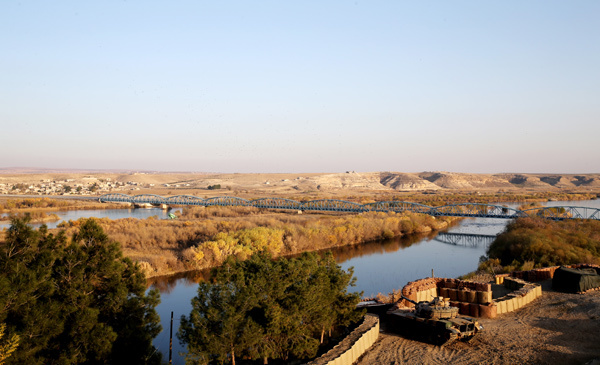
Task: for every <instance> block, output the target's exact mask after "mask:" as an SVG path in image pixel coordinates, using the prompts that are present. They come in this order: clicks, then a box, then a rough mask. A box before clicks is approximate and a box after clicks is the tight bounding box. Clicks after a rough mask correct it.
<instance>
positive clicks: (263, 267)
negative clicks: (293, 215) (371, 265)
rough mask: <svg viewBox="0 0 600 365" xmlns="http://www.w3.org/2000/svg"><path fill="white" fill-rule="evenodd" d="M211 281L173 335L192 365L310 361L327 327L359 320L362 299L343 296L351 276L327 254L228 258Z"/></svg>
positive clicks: (354, 296) (353, 296)
mask: <svg viewBox="0 0 600 365" xmlns="http://www.w3.org/2000/svg"><path fill="white" fill-rule="evenodd" d="M212 278H213V279H212V283H203V284H201V285H200V286H199V288H198V296H197V297H196V298H194V299H193V300H192V311H191V313H190V316H189V318H188V317H186V316H182V319H181V327H180V330H179V333H178V337H179V339H180V341H181V342H182V343H186V344H187V345H188V351H189V352H190V355H191V356H192V357H193V358H190V359H189V361H190V362H191V363H193V362H197V363H209V362H211V361H221V362H222V361H227V360H228V361H230V362H231V363H234V364H235V357H236V356H238V355H245V356H247V357H249V358H253V359H259V358H260V359H263V361H264V363H267V362H268V359H281V360H284V361H289V360H290V359H292V358H296V359H301V358H310V357H314V356H315V354H316V352H317V350H318V347H319V343H320V342H323V334H324V332H325V329H329V328H331V327H333V326H334V325H338V324H347V323H348V321H352V320H356V319H358V318H359V317H360V316H361V315H362V313H360V312H357V311H356V310H355V308H356V304H357V303H358V301H359V300H360V294H357V293H351V294H348V293H347V292H346V290H347V286H348V285H351V284H352V283H353V281H352V272H351V271H350V272H348V273H346V272H344V271H343V270H341V269H340V267H339V266H338V265H337V264H336V263H335V261H334V260H333V257H332V256H331V255H330V254H329V255H326V256H324V257H321V256H319V255H316V254H304V255H302V256H301V257H298V258H294V259H285V258H282V259H278V260H272V259H271V257H270V255H269V254H268V253H266V252H260V253H257V254H254V255H252V256H251V257H250V258H249V259H248V260H246V261H239V260H236V259H235V258H233V257H230V258H229V259H227V260H226V261H225V263H224V264H223V266H221V267H220V268H217V269H215V270H213V274H212ZM322 300H323V301H322ZM319 335H320V336H321V341H319V340H318V339H317V337H318V336H319Z"/></svg>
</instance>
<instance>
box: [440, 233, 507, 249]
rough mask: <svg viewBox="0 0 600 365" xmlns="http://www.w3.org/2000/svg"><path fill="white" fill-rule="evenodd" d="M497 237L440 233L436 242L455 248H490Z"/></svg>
mask: <svg viewBox="0 0 600 365" xmlns="http://www.w3.org/2000/svg"><path fill="white" fill-rule="evenodd" d="M496 237H498V236H496V235H487V234H471V233H451V232H440V233H438V234H437V235H436V236H435V238H434V240H436V241H439V242H442V243H447V244H450V245H455V246H465V247H477V246H480V245H485V246H488V245H489V244H491V243H492V242H494V240H495V239H496Z"/></svg>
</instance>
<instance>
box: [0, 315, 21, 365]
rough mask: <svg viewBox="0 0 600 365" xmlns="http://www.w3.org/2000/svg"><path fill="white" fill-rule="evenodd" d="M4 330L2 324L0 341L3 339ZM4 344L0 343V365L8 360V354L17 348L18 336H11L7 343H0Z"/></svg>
mask: <svg viewBox="0 0 600 365" xmlns="http://www.w3.org/2000/svg"><path fill="white" fill-rule="evenodd" d="M5 330H6V325H5V324H4V323H1V324H0V340H2V338H3V337H4V331H5ZM2 342H4V343H0V365H4V361H6V359H8V357H9V356H10V354H12V353H13V352H15V350H16V349H17V347H19V335H12V336H11V337H10V338H9V339H8V340H7V341H2Z"/></svg>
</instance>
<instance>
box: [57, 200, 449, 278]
mask: <svg viewBox="0 0 600 365" xmlns="http://www.w3.org/2000/svg"><path fill="white" fill-rule="evenodd" d="M455 220H456V218H435V217H431V216H427V215H422V214H411V213H404V214H396V213H368V214H359V215H356V214H352V215H330V214H303V215H292V214H289V213H276V212H272V211H266V210H261V209H257V208H249V207H239V208H230V207H210V208H200V207H189V208H186V209H184V211H183V214H182V215H181V217H180V218H179V219H177V220H158V219H153V218H150V219H145V220H138V219H132V218H129V219H119V220H109V219H97V221H98V223H99V224H100V225H101V226H102V227H103V229H104V230H105V231H106V233H107V234H108V235H109V236H110V237H111V238H112V239H114V240H116V241H118V242H120V243H121V245H122V246H123V251H124V253H125V255H127V256H129V257H131V258H132V259H134V260H136V261H138V262H139V263H140V264H141V265H142V266H143V267H144V268H145V269H146V272H147V274H148V275H149V276H158V275H165V274H170V273H173V272H177V271H184V270H193V269H205V268H211V267H215V266H219V265H221V264H222V263H223V262H224V261H225V259H227V257H229V256H233V257H235V258H239V259H246V258H248V257H250V256H251V255H252V254H253V253H255V252H259V251H263V250H266V251H268V252H269V253H270V254H271V255H273V256H274V257H277V256H287V255H292V254H297V253H301V252H309V251H316V250H321V249H326V248H333V247H340V246H346V245H356V244H359V243H363V242H369V241H374V240H378V239H383V238H392V237H399V236H405V235H411V234H415V233H423V232H430V231H432V230H440V229H445V228H447V227H448V226H449V224H450V223H452V222H453V221H455ZM85 221H86V220H85V219H81V220H78V221H70V222H66V223H63V224H61V225H60V226H61V228H63V229H66V231H67V232H66V233H67V235H70V234H71V231H75V230H77V229H78V227H79V226H80V225H81V224H83V223H84V222H85Z"/></svg>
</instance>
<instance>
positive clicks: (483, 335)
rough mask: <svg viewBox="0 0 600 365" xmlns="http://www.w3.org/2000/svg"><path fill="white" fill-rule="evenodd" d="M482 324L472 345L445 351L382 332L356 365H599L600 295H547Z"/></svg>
mask: <svg viewBox="0 0 600 365" xmlns="http://www.w3.org/2000/svg"><path fill="white" fill-rule="evenodd" d="M548 284H549V283H545V285H544V287H546V286H548ZM480 323H481V324H483V326H484V331H482V332H480V333H479V334H478V335H477V336H475V338H473V339H472V340H471V341H470V342H468V343H464V342H459V341H457V342H454V343H450V344H447V345H445V346H443V347H440V346H434V345H429V344H426V343H422V342H417V341H413V340H410V339H406V338H403V337H400V336H398V335H395V334H391V333H384V332H382V333H380V336H379V339H378V340H377V342H376V343H375V344H374V345H373V346H372V347H371V348H370V349H369V350H367V352H366V353H365V355H363V356H362V357H361V358H360V359H359V361H358V362H357V364H358V365H367V364H369V365H371V364H586V363H590V362H591V361H592V360H594V359H596V362H593V363H594V364H600V360H598V359H600V291H595V292H589V293H587V294H565V293H558V292H553V291H545V292H544V294H543V296H542V297H541V298H538V299H536V300H535V301H534V302H532V303H531V304H530V305H528V306H526V307H524V308H521V309H519V310H517V311H515V312H512V313H507V314H503V315H501V316H498V318H495V319H481V321H480Z"/></svg>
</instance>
